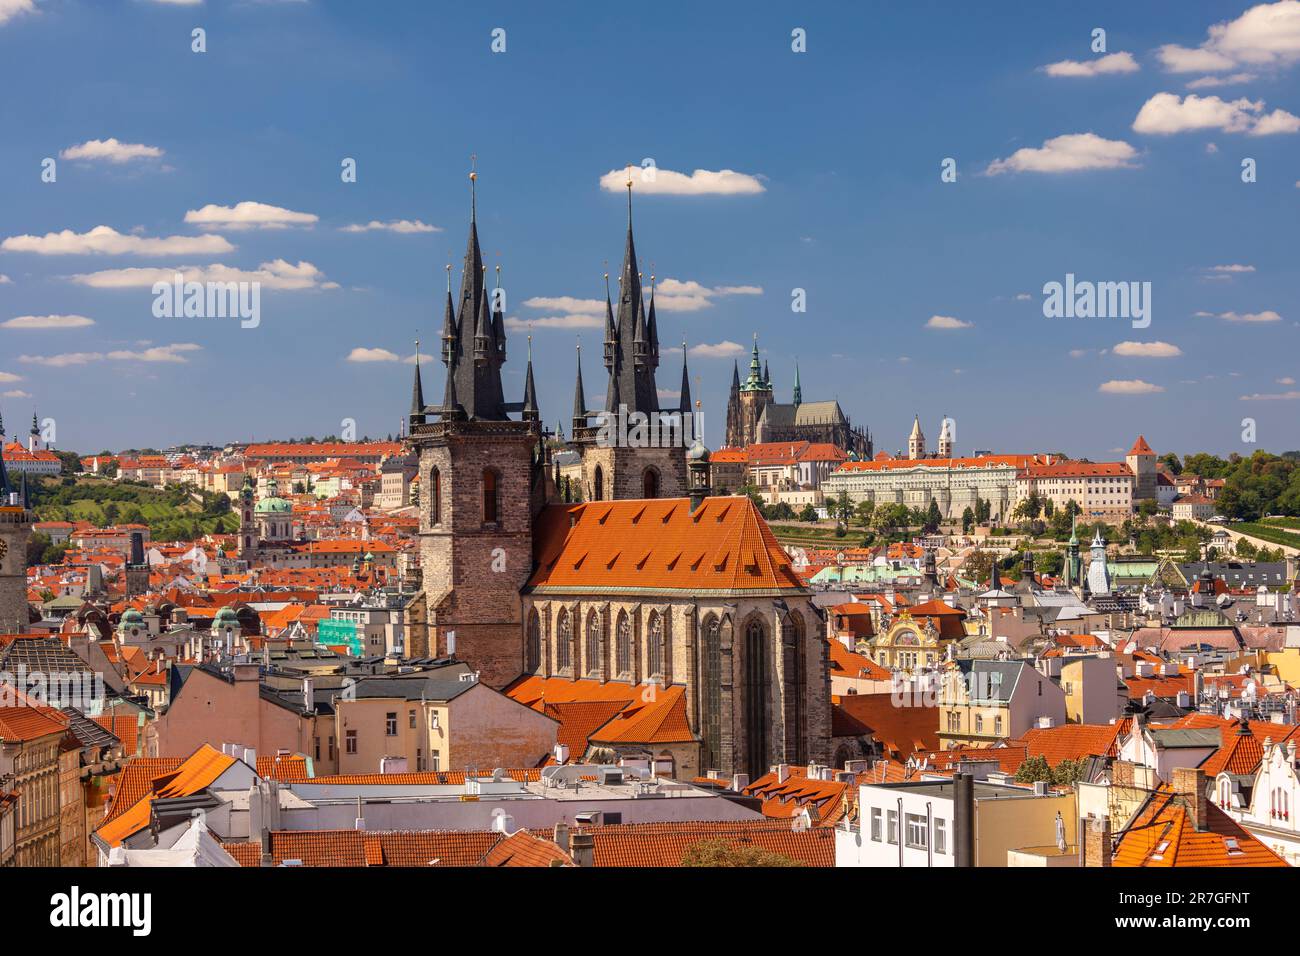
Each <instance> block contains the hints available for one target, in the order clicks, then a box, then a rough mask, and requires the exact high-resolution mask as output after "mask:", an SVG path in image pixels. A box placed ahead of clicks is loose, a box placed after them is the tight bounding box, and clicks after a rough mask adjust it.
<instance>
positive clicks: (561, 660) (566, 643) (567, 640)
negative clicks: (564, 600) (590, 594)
mask: <svg viewBox="0 0 1300 956" xmlns="http://www.w3.org/2000/svg"><path fill="white" fill-rule="evenodd" d="M555 669H556V670H558V671H571V670H572V669H573V624H572V622H570V620H569V612H568V610H566V609H565V608H560V619H559V622H558V623H557V624H556V625H555Z"/></svg>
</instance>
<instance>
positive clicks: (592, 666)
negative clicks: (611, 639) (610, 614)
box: [582, 611, 601, 677]
mask: <svg viewBox="0 0 1300 956" xmlns="http://www.w3.org/2000/svg"><path fill="white" fill-rule="evenodd" d="M600 630H601V628H600V615H599V614H597V613H596V612H595V611H591V612H589V613H588V614H587V645H586V652H585V655H584V659H583V662H582V663H583V665H584V666H585V667H586V670H587V676H589V677H598V676H600V664H601V661H600Z"/></svg>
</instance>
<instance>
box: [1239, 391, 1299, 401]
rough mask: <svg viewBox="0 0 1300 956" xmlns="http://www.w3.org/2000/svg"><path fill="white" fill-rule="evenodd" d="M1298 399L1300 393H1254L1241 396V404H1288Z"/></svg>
mask: <svg viewBox="0 0 1300 956" xmlns="http://www.w3.org/2000/svg"><path fill="white" fill-rule="evenodd" d="M1297 399H1300V391H1290V392H1271V393H1270V392H1256V393H1255V394H1253V395H1243V396H1241V401H1243V402H1290V401H1295V400H1297Z"/></svg>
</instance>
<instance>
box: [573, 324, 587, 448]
mask: <svg viewBox="0 0 1300 956" xmlns="http://www.w3.org/2000/svg"><path fill="white" fill-rule="evenodd" d="M586 427H587V395H586V393H585V392H584V391H583V388H582V343H581V342H579V343H578V377H577V380H576V382H575V383H574V386H573V435H574V437H575V438H576V437H577V434H578V429H579V428H586Z"/></svg>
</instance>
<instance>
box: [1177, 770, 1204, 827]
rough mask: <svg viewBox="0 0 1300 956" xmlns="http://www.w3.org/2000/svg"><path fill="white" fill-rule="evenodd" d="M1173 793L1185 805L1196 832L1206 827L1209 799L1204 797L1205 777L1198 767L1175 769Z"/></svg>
mask: <svg viewBox="0 0 1300 956" xmlns="http://www.w3.org/2000/svg"><path fill="white" fill-rule="evenodd" d="M1173 787H1174V793H1175V794H1177V795H1178V797H1179V798H1180V799H1182V801H1183V802H1184V803H1185V805H1186V807H1187V812H1188V813H1189V814H1190V815H1191V818H1192V823H1193V825H1194V826H1195V827H1196V829H1197V831H1198V832H1203V831H1204V830H1205V826H1206V816H1207V814H1208V813H1209V798H1208V797H1207V796H1206V795H1205V775H1204V774H1203V773H1201V770H1200V768H1199V767H1176V768H1174V779H1173Z"/></svg>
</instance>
